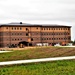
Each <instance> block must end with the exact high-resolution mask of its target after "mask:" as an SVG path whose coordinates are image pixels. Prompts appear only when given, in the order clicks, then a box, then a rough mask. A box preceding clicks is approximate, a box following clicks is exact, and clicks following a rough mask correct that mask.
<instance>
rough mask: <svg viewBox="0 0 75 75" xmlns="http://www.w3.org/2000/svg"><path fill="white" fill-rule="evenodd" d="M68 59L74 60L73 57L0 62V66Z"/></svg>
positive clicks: (74, 57)
mask: <svg viewBox="0 0 75 75" xmlns="http://www.w3.org/2000/svg"><path fill="white" fill-rule="evenodd" d="M70 59H75V56H68V57H54V58H42V59H31V60H17V61H7V62H0V65H11V64H22V63H34V62H46V61H57V60H70Z"/></svg>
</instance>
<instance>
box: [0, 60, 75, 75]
mask: <svg viewBox="0 0 75 75" xmlns="http://www.w3.org/2000/svg"><path fill="white" fill-rule="evenodd" d="M0 75H75V60H65V61H54V62H44V63H32V64H21V65H10V66H1V67H0Z"/></svg>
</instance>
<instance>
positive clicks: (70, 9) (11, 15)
mask: <svg viewBox="0 0 75 75" xmlns="http://www.w3.org/2000/svg"><path fill="white" fill-rule="evenodd" d="M1 20H2V22H3V20H4V21H8V22H9V20H11V21H12V22H13V21H14V20H15V21H16V20H17V21H20V20H21V21H34V20H35V21H36V20H38V21H51V20H54V21H56V20H57V21H63V22H68V23H71V24H72V26H73V28H72V29H73V30H72V32H74V31H75V28H74V25H75V22H74V20H75V0H0V22H1ZM74 35H75V34H73V33H72V36H73V37H72V39H74V38H75V36H74Z"/></svg>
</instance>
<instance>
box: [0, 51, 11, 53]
mask: <svg viewBox="0 0 75 75" xmlns="http://www.w3.org/2000/svg"><path fill="white" fill-rule="evenodd" d="M6 52H11V51H0V53H6Z"/></svg>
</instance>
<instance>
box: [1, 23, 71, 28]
mask: <svg viewBox="0 0 75 75" xmlns="http://www.w3.org/2000/svg"><path fill="white" fill-rule="evenodd" d="M3 26H9V27H12V26H17V27H18V26H22V27H72V26H67V25H58V24H25V23H23V24H19V23H18V24H10V23H9V24H0V27H3Z"/></svg>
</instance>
